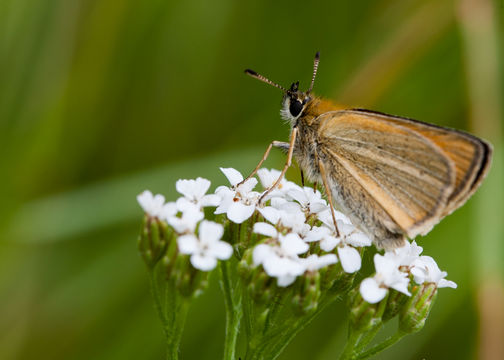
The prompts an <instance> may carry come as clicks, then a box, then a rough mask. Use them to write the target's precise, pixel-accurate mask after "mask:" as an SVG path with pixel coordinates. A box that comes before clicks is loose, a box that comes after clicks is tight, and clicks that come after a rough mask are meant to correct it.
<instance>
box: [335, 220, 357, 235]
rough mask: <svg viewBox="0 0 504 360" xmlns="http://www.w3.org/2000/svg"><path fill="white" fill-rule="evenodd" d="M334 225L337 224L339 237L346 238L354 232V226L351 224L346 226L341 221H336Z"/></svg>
mask: <svg viewBox="0 0 504 360" xmlns="http://www.w3.org/2000/svg"><path fill="white" fill-rule="evenodd" d="M336 223H337V224H338V230H339V232H340V234H341V235H343V236H347V235H350V234H352V233H353V232H354V231H355V226H353V225H352V224H346V223H344V222H343V221H338V220H336Z"/></svg>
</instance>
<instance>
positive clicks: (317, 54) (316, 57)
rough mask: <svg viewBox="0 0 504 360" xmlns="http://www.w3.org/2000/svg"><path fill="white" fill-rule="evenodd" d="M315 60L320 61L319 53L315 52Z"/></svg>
mask: <svg viewBox="0 0 504 360" xmlns="http://www.w3.org/2000/svg"><path fill="white" fill-rule="evenodd" d="M315 59H317V60H318V59H320V51H317V53H316V54H315Z"/></svg>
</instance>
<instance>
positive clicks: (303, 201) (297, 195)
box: [287, 187, 328, 214]
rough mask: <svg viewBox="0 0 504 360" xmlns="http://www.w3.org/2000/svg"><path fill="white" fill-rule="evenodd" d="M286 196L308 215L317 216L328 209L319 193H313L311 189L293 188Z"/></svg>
mask: <svg viewBox="0 0 504 360" xmlns="http://www.w3.org/2000/svg"><path fill="white" fill-rule="evenodd" d="M287 195H288V196H289V197H291V198H292V199H294V200H296V201H297V202H298V203H299V205H301V208H302V209H303V211H305V212H307V213H308V214H318V213H320V212H322V211H325V210H327V209H328V206H327V203H326V201H325V200H324V199H322V195H321V194H320V191H318V190H316V191H313V189H312V188H309V187H304V188H295V189H291V190H289V191H288V192H287Z"/></svg>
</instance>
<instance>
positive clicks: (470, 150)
mask: <svg viewBox="0 0 504 360" xmlns="http://www.w3.org/2000/svg"><path fill="white" fill-rule="evenodd" d="M352 112H354V113H357V114H367V115H370V116H374V117H378V118H384V119H385V121H389V122H392V123H394V124H399V125H401V126H403V127H407V128H408V129H411V130H413V131H415V132H417V133H419V134H421V135H423V136H425V137H427V138H428V139H430V140H431V141H432V142H434V143H435V144H436V145H438V146H439V147H440V148H441V150H442V151H443V152H444V153H445V154H446V155H447V156H448V157H449V158H450V160H451V161H452V162H453V163H454V164H455V187H454V189H453V192H452V193H451V194H450V197H449V198H448V203H447V205H446V207H445V209H444V211H443V216H445V215H448V214H450V213H451V212H453V211H454V210H456V209H457V208H459V207H460V206H462V205H463V204H464V203H465V202H466V200H467V199H468V198H469V197H470V196H471V195H472V194H473V193H474V192H475V191H476V190H477V189H478V187H479V185H480V184H481V182H482V181H483V179H484V178H485V176H486V174H487V172H488V169H489V168H490V163H491V157H492V147H491V146H490V144H488V143H487V142H486V141H484V140H481V139H479V138H477V137H475V136H473V135H471V134H467V133H465V132H462V131H459V130H454V129H447V128H443V127H439V126H436V125H432V124H426V123H423V122H420V121H416V120H412V119H406V118H400V117H396V116H390V115H386V114H381V113H377V112H372V111H369V110H352Z"/></svg>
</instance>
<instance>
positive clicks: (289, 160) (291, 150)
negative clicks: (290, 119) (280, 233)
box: [259, 127, 298, 204]
mask: <svg viewBox="0 0 504 360" xmlns="http://www.w3.org/2000/svg"><path fill="white" fill-rule="evenodd" d="M297 132H298V129H297V127H294V128H293V129H292V132H291V138H290V141H289V151H288V152H287V161H286V162H285V165H284V168H283V169H282V173H281V174H280V176H279V177H278V179H277V180H276V181H275V183H274V184H273V185H271V186H270V187H269V188H268V189H267V190H266V191H265V192H264V194H262V195H261V197H260V198H259V204H260V203H261V202H262V201H263V199H264V197H265V196H266V195H268V194H269V193H270V192H271V191H272V190H273V189H274V188H276V187H277V186H278V184H280V181H282V179H283V178H284V176H285V173H286V172H287V169H288V168H289V167H290V166H291V164H292V154H293V153H294V144H295V143H296V136H297Z"/></svg>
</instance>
